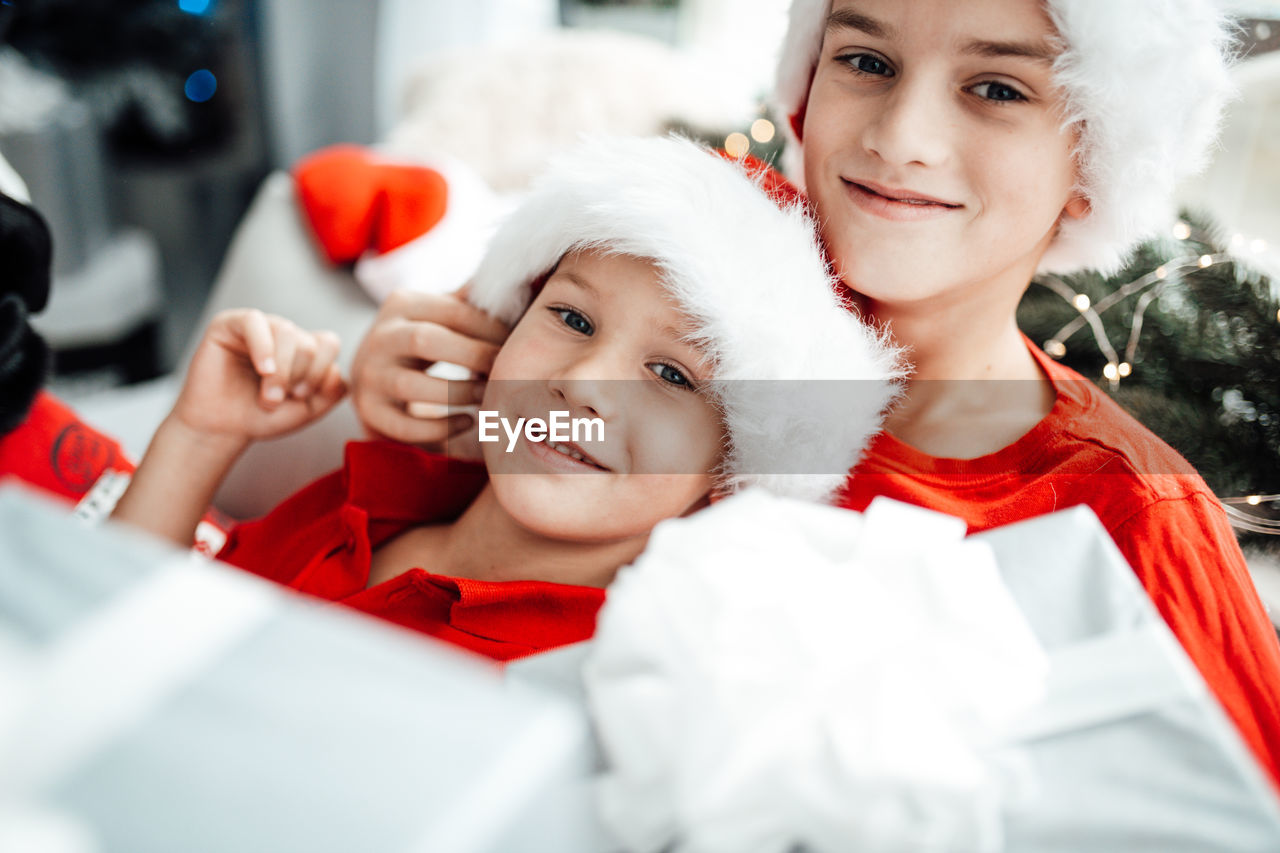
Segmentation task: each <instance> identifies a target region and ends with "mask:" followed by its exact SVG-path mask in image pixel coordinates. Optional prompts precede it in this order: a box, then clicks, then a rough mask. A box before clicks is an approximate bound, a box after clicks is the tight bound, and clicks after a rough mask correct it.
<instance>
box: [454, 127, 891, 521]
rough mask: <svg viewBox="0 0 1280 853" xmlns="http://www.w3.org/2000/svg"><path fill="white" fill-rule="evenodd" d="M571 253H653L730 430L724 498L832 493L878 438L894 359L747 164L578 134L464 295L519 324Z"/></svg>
mask: <svg viewBox="0 0 1280 853" xmlns="http://www.w3.org/2000/svg"><path fill="white" fill-rule="evenodd" d="M581 249H594V250H601V251H606V252H610V253H617V254H624V255H630V256H634V257H639V258H646V259H650V260H652V261H653V262H654V263H655V264H656V266H657V268H658V269H659V271H660V274H661V276H662V280H663V284H664V286H665V287H666V288H667V289H668V291H669V292H670V293H671V294H672V295H673V296H675V297H676V299H677V302H678V303H679V305H680V307H681V309H682V310H683V311H684V312H685V313H686V314H687V315H688V316H689V317H690V319H691V320H692V322H693V323H694V325H695V327H696V332H695V333H694V334H693V336H692V338H691V339H692V340H693V341H694V342H695V343H697V344H698V345H699V346H701V347H702V348H703V350H704V352H706V354H707V356H708V357H709V359H710V361H711V364H712V365H713V370H714V372H715V381H714V382H713V383H712V388H711V393H712V396H713V398H714V399H715V401H716V403H717V404H718V405H719V407H720V409H721V412H722V415H723V417H724V421H725V425H726V428H727V430H728V436H727V439H728V440H727V444H728V447H727V449H726V453H725V456H724V459H723V462H722V465H721V470H720V472H719V473H720V474H721V485H722V487H723V488H724V489H725V490H726V491H730V492H732V491H736V490H738V489H740V488H743V487H745V486H748V485H761V486H764V487H765V488H767V489H769V490H770V491H771V492H773V493H775V494H780V495H786V496H790V497H798V498H802V499H806V500H828V499H830V498H831V497H832V496H833V495H834V494H835V493H836V491H837V490H838V489H839V487H840V485H841V484H842V483H843V482H844V480H845V478H846V475H847V472H848V471H849V469H850V468H852V467H853V465H854V464H855V463H856V462H857V460H858V457H859V456H860V455H861V453H862V451H863V449H864V448H865V446H866V444H867V442H868V440H869V439H870V438H871V436H872V435H873V434H875V433H876V432H877V431H879V429H880V424H881V418H882V415H883V412H884V410H885V408H886V407H887V406H888V405H889V403H890V402H891V401H892V400H893V398H894V397H895V395H896V393H897V385H896V380H897V379H898V378H899V377H900V376H901V366H900V362H899V355H898V352H897V350H896V349H894V348H893V347H892V346H890V345H889V344H888V343H887V341H886V339H885V336H884V335H883V334H882V333H880V332H878V331H877V330H875V329H873V328H871V327H870V326H868V325H867V324H865V323H864V322H862V321H861V320H860V319H859V318H858V317H857V315H856V314H854V313H852V312H850V311H849V310H847V309H846V308H845V307H844V306H843V305H842V304H841V301H840V297H839V296H838V295H837V293H836V290H835V285H836V282H835V281H834V279H833V278H832V276H831V274H830V273H829V272H828V270H827V266H826V263H825V260H824V259H823V256H822V253H821V250H820V249H819V246H818V240H817V232H816V229H815V227H814V223H813V221H812V219H811V218H810V217H809V216H808V214H807V212H806V210H805V208H804V206H803V204H802V203H798V202H797V203H795V204H791V205H788V206H780V205H779V204H777V203H775V202H774V201H773V200H771V199H770V198H769V197H768V196H767V195H766V194H765V192H764V190H763V189H762V188H761V187H760V186H759V184H758V182H757V181H756V180H754V179H753V178H752V177H750V176H749V175H748V172H747V170H746V168H745V167H744V166H743V164H742V163H740V162H733V161H730V160H727V159H725V158H722V157H719V156H717V155H715V154H713V153H711V152H709V151H708V150H706V149H705V148H702V147H701V146H699V145H696V144H695V143H693V142H690V141H688V140H684V139H679V138H675V137H667V138H596V139H592V140H587V141H585V142H584V143H582V144H581V145H579V146H578V147H577V148H576V149H573V150H570V151H568V152H566V153H565V154H563V155H561V156H560V157H558V158H556V159H555V160H554V161H553V163H552V165H551V168H550V169H549V171H548V172H547V173H546V174H545V175H543V177H542V178H541V179H540V180H538V181H536V182H535V183H534V186H533V189H532V191H531V193H530V195H529V196H528V197H527V198H526V200H525V201H524V203H523V204H522V205H521V206H520V207H519V208H518V209H517V210H516V211H515V212H514V213H512V215H511V216H510V217H509V218H508V219H507V220H506V221H505V222H504V223H503V225H502V226H501V227H500V228H499V230H498V233H497V234H496V235H495V236H494V238H493V241H492V243H491V244H490V248H489V251H488V253H487V254H486V256H485V258H484V260H483V261H482V262H481V264H480V268H479V269H478V270H477V272H476V275H475V278H474V279H473V281H472V287H471V290H470V299H471V301H472V302H473V303H474V304H475V305H477V306H479V307H480V308H482V309H484V310H485V311H488V312H489V313H491V314H493V315H494V316H496V317H498V318H499V319H501V320H503V321H505V322H507V323H515V322H517V321H518V320H519V318H520V316H521V315H522V314H523V313H524V310H525V308H527V307H528V305H529V303H530V301H531V299H532V293H531V287H530V285H531V283H532V282H533V281H535V280H536V279H538V278H540V277H541V276H543V275H545V274H546V273H548V272H549V271H551V270H552V269H553V268H554V267H555V265H556V264H557V263H558V262H559V261H560V259H561V258H562V257H563V256H564V255H565V254H566V253H568V252H570V251H573V250H581ZM753 380H772V381H766V382H761V381H753ZM808 380H857V381H856V382H848V381H846V382H843V383H841V384H840V385H835V384H832V385H829V386H822V385H819V384H818V383H816V382H811V381H808ZM815 388H829V389H830V393H821V394H815V393H814V390H815ZM851 389H854V390H851ZM855 398H856V401H857V404H856V405H847V403H848V401H850V400H852V399H855ZM797 401H799V402H797Z"/></svg>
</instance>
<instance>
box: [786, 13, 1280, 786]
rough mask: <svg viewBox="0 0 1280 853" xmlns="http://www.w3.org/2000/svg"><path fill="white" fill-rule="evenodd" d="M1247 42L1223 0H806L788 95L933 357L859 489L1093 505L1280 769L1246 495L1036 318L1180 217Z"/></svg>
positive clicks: (859, 285)
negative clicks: (1214, 487)
mask: <svg viewBox="0 0 1280 853" xmlns="http://www.w3.org/2000/svg"><path fill="white" fill-rule="evenodd" d="M1225 42H1226V37H1225V30H1224V27H1223V24H1222V22H1221V21H1220V20H1219V18H1218V14H1217V12H1216V11H1215V10H1214V9H1213V7H1212V5H1211V4H1210V3H1208V2H1200V0H1182V2H1176V3H1171V4H1169V3H1166V4H1157V3H1147V2H1143V0H1127V2H1121V3H1116V4H1110V5H1108V6H1106V7H1103V6H1101V5H1095V4H1089V3H1079V2H1069V1H1068V0H1061V2H1050V3H1047V4H1042V3H1038V2H1030V0H968V2H965V3H954V2H946V0H911V2H905V3H904V2H898V0H834V2H831V3H828V2H825V0H797V2H796V3H795V4H794V6H793V9H792V20H791V31H790V32H789V34H788V46H787V48H786V50H785V51H784V54H783V57H782V60H781V62H780V65H779V81H780V85H779V95H780V98H779V100H780V103H781V106H782V109H783V111H784V112H785V113H786V114H787V115H788V116H790V117H791V124H790V129H791V130H792V131H793V133H794V135H795V137H794V141H795V143H796V145H797V146H800V147H801V152H802V153H801V154H800V157H801V158H802V162H803V171H802V174H803V181H804V187H805V189H806V191H807V193H808V194H809V197H810V199H811V200H812V201H813V203H814V206H815V207H816V209H817V210H818V211H819V213H820V219H821V223H822V233H823V238H824V241H825V243H826V246H827V248H828V251H829V252H830V254H831V256H832V257H833V258H834V259H835V262H836V265H837V267H838V270H839V274H840V276H841V278H842V279H843V280H844V281H845V282H846V283H848V284H849V285H850V286H851V287H852V288H853V289H854V290H855V291H856V292H857V293H858V294H859V300H860V303H861V305H862V306H863V307H864V308H865V310H866V311H867V313H868V314H869V315H871V316H873V317H874V318H875V319H876V320H878V321H881V322H884V323H886V324H887V325H888V328H889V329H890V331H891V332H892V334H893V336H894V338H895V339H896V340H897V341H899V342H900V343H902V344H905V345H906V346H907V347H908V348H909V353H910V355H909V357H910V359H911V361H912V362H913V365H914V371H913V376H912V381H911V385H910V388H909V390H908V393H907V396H906V400H905V402H904V404H903V405H901V406H900V407H898V408H897V409H896V410H895V411H894V412H893V414H892V415H891V417H890V419H889V420H888V421H887V423H886V431H885V432H884V433H882V434H881V435H880V436H878V438H877V440H876V441H875V442H874V444H873V446H872V448H871V450H870V451H869V453H868V455H867V457H866V459H865V460H864V461H863V463H862V464H861V465H860V466H859V467H858V468H857V469H856V470H855V471H854V475H853V476H852V477H851V478H850V482H849V487H848V490H847V492H846V494H845V497H844V500H843V505H844V506H847V507H849V508H851V509H856V510H861V509H864V508H865V507H866V506H867V504H868V503H869V502H870V501H871V499H872V498H873V497H875V496H876V495H888V496H890V497H896V498H899V499H901V500H906V501H909V502H912V503H916V504H920V505H923V506H928V507H931V508H934V509H938V510H941V511H944V512H949V513H951V514H954V515H959V516H961V517H963V518H965V519H966V520H967V521H968V522H969V525H970V529H971V530H982V529H986V528H989V527H993V526H996V525H1000V524H1005V523H1009V522H1012V521H1016V520H1019V519H1022V518H1027V517H1030V516H1033V515H1038V514H1041V513H1045V512H1051V511H1053V510H1054V509H1058V508H1061V507H1066V506H1072V505H1075V504H1082V503H1083V504H1087V505H1089V506H1090V507H1091V508H1093V510H1094V511H1095V512H1096V513H1097V514H1098V516H1099V518H1100V519H1101V520H1102V522H1103V524H1104V525H1105V526H1106V528H1107V529H1108V531H1109V532H1110V533H1111V535H1112V537H1113V538H1114V540H1115V542H1116V544H1117V545H1118V546H1119V548H1120V550H1121V552H1122V553H1123V554H1124V556H1125V557H1126V559H1127V560H1128V561H1129V563H1130V565H1132V567H1133V569H1134V571H1135V572H1136V573H1137V575H1138V577H1139V578H1140V579H1141V581H1142V582H1143V585H1144V586H1145V587H1146V589H1147V592H1148V593H1149V594H1150V595H1151V598H1152V600H1153V601H1154V602H1155V604H1156V606H1157V607H1158V608H1159V610H1160V612H1161V613H1162V615H1163V616H1164V618H1165V620H1166V621H1167V622H1168V623H1169V625H1170V627H1171V628H1172V629H1173V631H1174V633H1175V634H1176V635H1177V636H1178V638H1179V640H1181V642H1182V644H1183V646H1184V647H1185V648H1186V650H1187V652H1188V654H1189V655H1190V656H1191V658H1192V660H1193V661H1194V662H1195V663H1196V664H1197V666H1198V667H1199V669H1200V671H1201V673H1202V674H1203V675H1204V676H1205V678H1206V680H1207V681H1208V683H1209V685H1210V686H1211V688H1212V689H1213V690H1214V692H1215V694H1216V695H1217V696H1218V698H1219V699H1220V700H1221V701H1222V703H1223V705H1224V706H1225V708H1226V710H1227V711H1228V713H1229V714H1230V715H1231V717H1232V718H1233V719H1234V720H1235V722H1236V724H1237V726H1238V728H1239V730H1240V732H1241V734H1242V735H1243V736H1244V738H1245V740H1246V741H1247V742H1248V743H1249V745H1250V746H1251V747H1252V749H1253V751H1254V753H1255V754H1256V755H1257V756H1258V758H1259V760H1260V761H1261V762H1262V764H1263V765H1264V766H1265V767H1266V768H1267V769H1268V770H1269V771H1270V773H1271V774H1272V777H1273V779H1280V698H1278V695H1277V694H1278V692H1280V646H1278V645H1277V642H1276V635H1275V632H1274V630H1273V629H1272V627H1271V624H1270V622H1269V620H1268V618H1267V615H1266V613H1265V611H1264V610H1263V608H1262V606H1261V604H1260V602H1259V601H1258V598H1257V595H1256V593H1255V591H1254V589H1253V586H1252V583H1251V581H1250V578H1249V574H1248V571H1247V568H1246V566H1245V563H1244V559H1243V557H1242V555H1241V553H1240V549H1239V547H1238V546H1237V544H1236V542H1235V539H1234V537H1233V535H1232V532H1231V530H1230V527H1229V525H1228V524H1227V521H1226V518H1225V515H1224V514H1223V512H1222V509H1221V507H1220V506H1219V505H1218V503H1217V501H1216V499H1215V498H1214V496H1213V494H1212V493H1211V492H1210V491H1209V489H1208V487H1207V486H1206V485H1205V484H1204V482H1203V481H1202V480H1201V479H1200V477H1199V476H1198V475H1196V473H1195V472H1194V471H1193V470H1192V469H1191V467H1190V466H1189V465H1188V464H1187V463H1186V462H1185V461H1184V460H1183V459H1182V458H1181V457H1179V456H1178V454H1177V453H1175V452H1174V451H1173V450H1172V449H1171V448H1169V447H1168V446H1167V445H1165V444H1164V443H1163V442H1161V441H1160V440H1159V439H1158V438H1156V437H1155V436H1154V435H1152V434H1151V433H1150V432H1149V431H1148V430H1146V429H1145V428H1144V427H1142V426H1141V425H1140V424H1138V423H1137V422H1136V421H1135V420H1133V419H1132V418H1131V417H1129V416H1128V415H1127V414H1126V413H1124V412H1123V411H1122V410H1120V409H1119V407H1117V406H1116V405H1115V404H1114V403H1113V402H1112V401H1111V400H1110V399H1109V398H1108V397H1106V396H1105V395H1104V394H1102V393H1101V392H1099V391H1098V389H1097V388H1096V387H1094V386H1093V385H1092V383H1089V382H1088V381H1086V380H1084V379H1083V378H1082V377H1080V376H1079V375H1078V374H1076V373H1074V372H1073V371H1071V370H1068V369H1067V368H1065V367H1063V366H1062V365H1059V364H1057V363H1055V362H1053V361H1052V360H1051V359H1049V358H1048V357H1047V356H1045V354H1044V353H1043V352H1042V351H1041V350H1040V349H1039V348H1038V347H1036V346H1035V345H1034V344H1032V343H1031V342H1030V341H1028V340H1027V339H1026V338H1025V337H1024V336H1023V335H1022V334H1021V332H1020V331H1019V330H1018V328H1017V325H1016V320H1015V312H1016V309H1017V305H1018V302H1019V300H1020V299H1021V297H1022V295H1023V293H1024V292H1025V291H1026V289H1027V287H1028V286H1029V284H1030V282H1031V279H1032V277H1033V276H1034V275H1035V274H1036V273H1037V272H1069V271H1074V270H1077V269H1080V268H1083V267H1094V268H1101V269H1103V270H1104V271H1107V270H1111V269H1113V268H1115V267H1116V266H1118V265H1119V263H1120V261H1121V260H1122V259H1123V258H1124V256H1125V255H1126V254H1127V253H1128V252H1129V251H1130V250H1131V249H1132V247H1133V246H1134V244H1135V243H1136V241H1137V240H1138V239H1139V238H1140V237H1143V236H1147V235H1149V234H1151V233H1153V232H1154V230H1155V229H1156V228H1157V227H1159V226H1160V225H1162V224H1163V218H1162V217H1163V216H1164V214H1165V212H1166V211H1167V209H1168V200H1169V197H1170V194H1171V190H1172V187H1173V185H1174V183H1175V181H1176V179H1177V178H1178V177H1179V176H1180V175H1183V174H1186V173H1188V172H1189V171H1191V170H1192V169H1193V168H1194V167H1195V166H1197V165H1198V164H1199V163H1200V162H1201V161H1202V159H1203V157H1204V154H1205V150H1206V147H1207V144H1208V142H1209V141H1210V140H1211V138H1212V134H1213V128H1214V126H1215V123H1216V120H1217V117H1218V111H1219V108H1220V105H1221V103H1222V100H1223V97H1224V95H1225V92H1226V90H1227V82H1226V76H1225V74H1226V71H1225V62H1224V59H1223V55H1224V47H1223V46H1224V44H1225ZM795 154H796V152H795V149H794V148H793V156H795Z"/></svg>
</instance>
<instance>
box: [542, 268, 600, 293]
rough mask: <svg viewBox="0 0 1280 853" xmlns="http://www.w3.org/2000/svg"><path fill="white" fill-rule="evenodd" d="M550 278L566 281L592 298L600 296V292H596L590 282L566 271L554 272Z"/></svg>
mask: <svg viewBox="0 0 1280 853" xmlns="http://www.w3.org/2000/svg"><path fill="white" fill-rule="evenodd" d="M552 276H553V277H554V278H564V279H568V281H569V283H570V284H575V285H577V286H578V287H580V288H582V289H583V290H585V291H587V293H590V294H592V295H593V296H599V295H600V291H598V290H596V288H595V286H594V285H593V284H592V283H591V282H589V281H587V280H586V279H585V278H582V277H581V276H579V275H577V274H576V273H572V272H569V271H568V270H556V271H555V272H554V273H553V274H552Z"/></svg>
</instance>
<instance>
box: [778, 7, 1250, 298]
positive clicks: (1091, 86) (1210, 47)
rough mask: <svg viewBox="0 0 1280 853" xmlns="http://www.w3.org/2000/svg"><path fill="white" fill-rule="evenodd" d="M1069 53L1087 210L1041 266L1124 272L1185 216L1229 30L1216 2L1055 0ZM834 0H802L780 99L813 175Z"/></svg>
mask: <svg viewBox="0 0 1280 853" xmlns="http://www.w3.org/2000/svg"><path fill="white" fill-rule="evenodd" d="M1046 6H1047V10H1048V12H1049V16H1050V17H1051V18H1052V20H1053V24H1054V27H1055V28H1056V30H1057V32H1058V35H1059V36H1060V38H1061V40H1062V42H1063V45H1064V50H1063V51H1062V53H1061V54H1060V55H1059V56H1058V57H1057V59H1056V60H1055V62H1054V66H1053V73H1054V78H1055V81H1056V82H1057V84H1058V85H1059V86H1060V87H1061V88H1062V90H1063V93H1064V96H1065V109H1064V111H1063V124H1064V127H1066V128H1068V129H1070V131H1071V132H1073V133H1075V134H1076V136H1077V140H1078V141H1077V147H1076V162H1077V164H1078V169H1079V177H1078V184H1079V188H1080V189H1081V190H1082V191H1083V193H1084V195H1085V197H1086V198H1088V200H1089V205H1090V213H1089V215H1088V216H1086V217H1084V218H1083V219H1078V220H1067V221H1064V222H1063V223H1062V225H1061V227H1060V229H1059V231H1058V235H1057V237H1055V238H1054V241H1053V243H1052V244H1050V246H1049V248H1048V250H1047V251H1046V252H1045V254H1044V257H1043V258H1042V259H1041V261H1040V269H1039V271H1040V272H1041V273H1069V272H1075V271H1077V270H1081V269H1096V270H1099V271H1100V272H1102V273H1104V274H1106V273H1111V272H1114V271H1115V270H1117V269H1118V268H1119V267H1120V266H1121V265H1123V264H1124V262H1125V261H1126V260H1127V259H1128V256H1129V254H1130V252H1131V251H1132V250H1133V248H1134V247H1135V246H1136V245H1137V244H1138V243H1139V242H1140V241H1141V240H1144V239H1147V238H1149V237H1151V236H1153V235H1155V234H1156V233H1157V232H1158V231H1159V230H1160V229H1161V227H1162V226H1164V225H1166V224H1168V223H1169V222H1170V221H1171V219H1172V216H1173V213H1174V211H1173V193H1174V188H1175V186H1176V185H1177V183H1178V181H1179V180H1181V179H1182V178H1185V177H1187V176H1189V175H1192V174H1194V173H1195V172H1197V171H1199V170H1200V169H1201V168H1202V167H1203V166H1204V165H1205V164H1206V162H1207V159H1208V155H1209V152H1210V150H1211V148H1212V145H1213V143H1214V140H1215V139H1216V137H1217V130H1218V125H1219V122H1220V119H1221V115H1222V109H1223V106H1224V105H1225V104H1226V102H1227V101H1228V99H1229V98H1230V96H1231V94H1232V92H1233V87H1232V84H1231V81H1230V78H1229V74H1228V67H1229V60H1230V56H1229V50H1228V46H1229V45H1230V43H1231V39H1230V35H1229V32H1230V30H1229V27H1228V24H1227V21H1226V18H1225V17H1224V15H1223V13H1222V11H1221V9H1220V8H1219V4H1218V3H1216V2H1215V0H1114V2H1111V3H1084V2H1080V0H1048V3H1047V4H1046ZM830 11H831V0H792V3H791V13H790V16H791V17H790V23H789V25H788V28H787V34H786V36H785V38H784V39H783V43H782V48H781V53H780V54H779V57H778V72H777V77H776V82H775V88H774V103H775V105H776V107H777V109H778V112H779V114H780V115H782V116H784V117H785V118H786V120H785V121H784V122H783V126H784V127H783V130H784V133H785V134H786V135H787V141H788V146H787V153H786V165H787V174H788V176H790V177H791V178H792V179H793V180H797V181H799V180H801V179H802V178H803V174H804V171H803V169H802V168H801V162H802V158H801V140H800V135H801V130H802V129H803V125H804V110H805V105H806V102H807V100H808V97H809V85H810V83H811V82H812V80H813V72H814V68H815V67H816V65H817V62H818V55H819V52H820V51H821V49H822V37H823V32H824V30H825V27H826V19H827V15H828V14H829V13H830Z"/></svg>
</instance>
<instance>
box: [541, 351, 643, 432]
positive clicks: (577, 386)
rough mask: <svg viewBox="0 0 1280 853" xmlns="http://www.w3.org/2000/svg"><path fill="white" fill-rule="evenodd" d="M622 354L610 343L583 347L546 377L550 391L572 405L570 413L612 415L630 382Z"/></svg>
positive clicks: (608, 416)
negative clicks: (627, 379) (626, 377)
mask: <svg viewBox="0 0 1280 853" xmlns="http://www.w3.org/2000/svg"><path fill="white" fill-rule="evenodd" d="M626 375H627V374H626V372H625V366H624V365H623V364H622V363H621V357H620V354H619V353H617V352H616V351H614V350H613V349H612V348H611V347H609V346H607V345H605V346H600V345H597V346H591V347H583V348H582V349H581V351H580V352H578V353H575V355H574V357H573V358H572V359H570V360H569V361H567V362H565V363H564V364H562V365H560V367H559V368H558V369H556V370H555V372H554V373H553V375H552V376H551V377H550V378H549V379H548V380H547V385H548V387H549V388H550V389H551V393H552V394H553V395H554V396H555V397H556V398H557V399H559V400H563V401H564V403H565V405H567V406H568V407H569V413H570V416H571V417H572V416H574V415H578V416H587V417H596V418H602V419H604V420H606V421H608V420H610V419H612V418H613V417H614V416H615V415H616V414H617V411H618V407H619V397H620V395H621V394H623V393H625V390H626V388H625V386H626V385H627V384H628V383H627V381H626V379H624V378H623V377H625V376H626Z"/></svg>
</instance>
